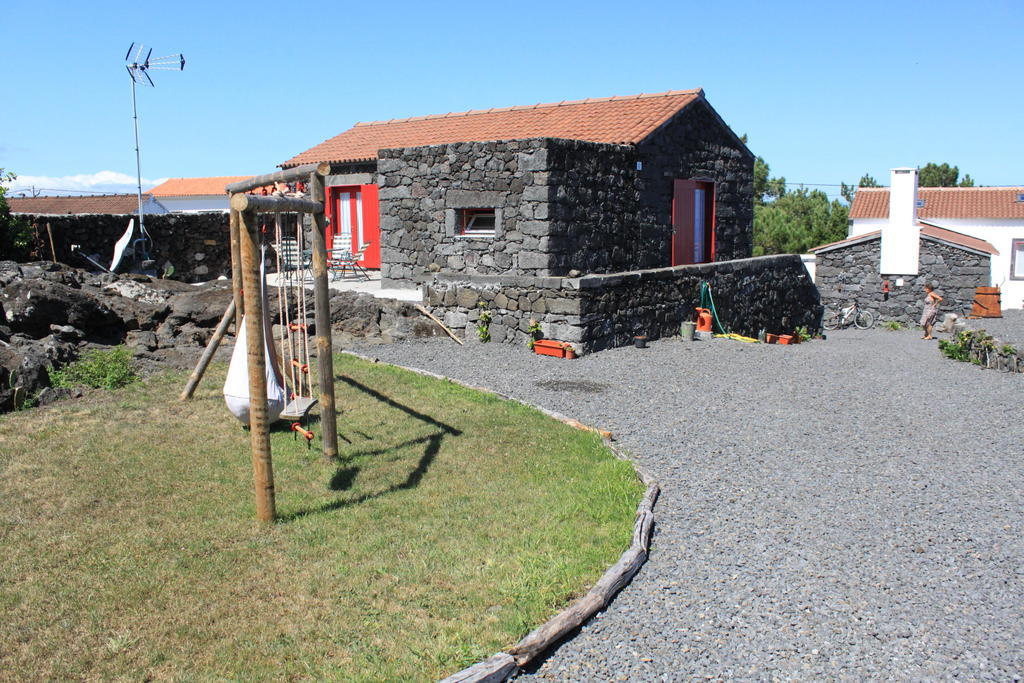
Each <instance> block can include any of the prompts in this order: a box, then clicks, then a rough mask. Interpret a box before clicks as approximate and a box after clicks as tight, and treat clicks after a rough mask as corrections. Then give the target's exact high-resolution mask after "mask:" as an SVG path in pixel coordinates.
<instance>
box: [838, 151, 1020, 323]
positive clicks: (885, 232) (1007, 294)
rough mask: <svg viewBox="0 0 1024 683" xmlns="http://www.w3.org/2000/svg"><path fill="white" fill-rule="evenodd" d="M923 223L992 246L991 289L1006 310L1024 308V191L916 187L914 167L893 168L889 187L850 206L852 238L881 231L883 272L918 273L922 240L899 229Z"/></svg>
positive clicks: (860, 193)
mask: <svg viewBox="0 0 1024 683" xmlns="http://www.w3.org/2000/svg"><path fill="white" fill-rule="evenodd" d="M917 222H920V223H922V224H925V225H931V226H936V227H938V228H944V229H946V230H952V231H955V232H958V233H962V234H964V235H969V236H971V237H975V238H977V239H980V240H984V241H985V242H988V243H989V244H991V245H992V246H993V247H995V249H996V251H997V252H998V253H994V254H992V260H991V264H992V265H991V274H990V282H989V284H990V286H995V287H999V288H1000V289H1001V293H1002V307H1003V308H1004V309H1009V308H1024V187H918V186H917V172H916V169H913V168H895V169H893V170H892V176H891V186H890V187H887V188H886V187H880V188H872V187H862V188H859V189H858V190H857V195H856V196H855V197H854V200H853V204H852V206H851V207H850V229H849V233H848V236H849V237H850V238H854V237H859V236H863V235H866V234H869V233H874V232H878V231H880V232H881V234H882V264H881V266H880V271H881V272H883V273H886V272H888V273H916V272H917V267H918V266H917V263H918V249H919V239H918V238H917V231H915V230H905V229H904V230H900V229H899V228H900V227H901V226H902V227H905V226H903V224H904V223H906V224H907V225H913V224H914V223H917Z"/></svg>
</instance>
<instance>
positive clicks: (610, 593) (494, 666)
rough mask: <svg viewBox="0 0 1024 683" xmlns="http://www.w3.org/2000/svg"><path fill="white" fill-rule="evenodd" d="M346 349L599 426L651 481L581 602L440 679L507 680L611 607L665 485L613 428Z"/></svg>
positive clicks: (450, 682) (642, 558)
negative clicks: (626, 535)
mask: <svg viewBox="0 0 1024 683" xmlns="http://www.w3.org/2000/svg"><path fill="white" fill-rule="evenodd" d="M341 353H344V354H346V355H349V356H354V357H355V358H359V359H362V360H365V361H368V362H370V363H375V364H384V365H392V366H394V367H399V368H402V369H403V370H408V371H410V372H414V373H416V374H419V375H424V376H427V377H433V378H434V379H440V380H444V381H446V382H451V383H453V384H458V385H459V386H462V387H465V388H467V389H472V390H474V391H481V392H484V393H487V394H491V395H492V396H497V397H498V398H502V399H505V400H507V401H514V402H516V403H520V404H522V405H525V406H529V407H530V408H533V409H535V410H539V411H540V412H542V413H544V414H545V415H547V416H548V417H551V418H553V419H555V420H558V421H559V422H563V423H565V424H567V425H569V426H571V427H575V428H576V429H581V430H584V431H592V432H595V433H597V434H599V435H600V436H601V439H602V441H604V444H605V446H607V447H608V449H609V450H610V451H611V452H612V454H613V455H614V456H615V457H616V458H618V459H619V460H624V461H626V462H629V463H630V464H631V465H632V466H633V470H634V471H635V472H636V474H637V477H639V479H640V481H641V482H642V483H643V484H644V485H645V486H646V487H647V489H646V491H645V492H644V495H643V497H642V498H641V499H640V503H639V504H638V505H637V508H636V521H635V522H634V523H633V541H632V543H631V544H630V546H629V548H628V549H627V550H626V551H625V552H624V553H622V555H621V556H619V561H618V562H616V563H615V564H614V565H612V566H611V567H609V568H608V569H607V570H606V571H605V573H604V574H603V575H602V576H601V578H600V579H598V581H597V583H595V584H594V586H593V587H592V588H591V589H590V590H589V591H587V593H586V595H584V596H583V597H581V598H579V599H578V600H576V602H574V603H572V604H571V605H569V606H568V607H567V608H565V609H564V610H562V611H561V612H559V613H558V614H556V615H555V616H554V617H552V618H551V619H549V620H548V621H547V622H545V623H544V624H542V625H541V626H539V627H538V628H536V629H534V630H533V631H531V632H530V633H528V634H527V635H526V637H524V638H523V639H522V640H520V641H519V642H518V643H516V644H515V645H513V646H512V647H510V648H508V651H507V652H498V653H496V654H495V655H493V656H492V657H490V658H488V659H486V660H484V661H482V662H478V663H477V664H474V665H473V666H471V667H469V668H466V669H463V670H462V671H459V672H457V673H454V674H452V675H451V676H449V677H448V678H445V679H444V680H443V681H441V683H497V682H499V681H506V680H508V679H509V678H511V677H512V676H514V675H515V674H516V673H518V671H519V669H520V668H521V667H523V666H525V665H526V664H528V663H529V662H530V661H531V660H533V659H534V658H535V657H537V655H539V654H541V653H543V652H544V651H546V650H547V649H548V648H550V647H551V646H552V645H554V644H555V643H557V642H558V641H560V640H561V639H562V638H563V637H565V635H566V634H567V633H569V632H570V631H572V630H573V629H575V628H578V627H579V626H580V625H582V624H583V623H584V622H585V621H587V619H589V618H590V617H592V616H593V615H594V614H596V613H597V612H599V611H600V610H602V609H604V608H605V607H607V606H608V604H609V603H611V601H612V598H614V597H615V595H616V594H617V593H618V592H619V591H620V590H622V589H623V588H624V587H625V586H626V585H627V584H628V583H629V582H630V581H631V580H632V578H633V576H635V575H636V573H637V571H639V570H640V567H641V566H642V565H643V564H644V562H646V561H647V556H648V553H649V551H650V543H651V529H652V528H653V526H654V504H655V501H657V499H658V494H659V493H660V492H661V487H660V486H659V485H658V482H657V481H655V480H654V478H653V477H651V475H650V474H649V473H648V472H647V471H645V470H644V469H643V468H641V467H640V466H638V465H637V464H636V463H635V462H633V461H632V460H631V459H630V458H629V457H627V456H626V454H625V453H623V452H622V451H620V450H619V449H618V448H616V447H615V446H614V445H613V444H612V443H611V438H612V434H611V433H610V432H607V431H604V430H600V429H597V428H595V427H591V426H588V425H585V424H583V423H582V422H579V421H578V420H574V419H573V418H570V417H567V416H565V415H562V414H561V413H557V412H555V411H553V410H548V409H547V408H542V407H541V406H537V405H534V404H532V403H529V402H527V401H523V400H520V399H518V398H514V397H512V396H508V395H507V394H503V393H501V392H499V391H494V390H493V389H487V388H485V387H479V386H476V385H473V384H469V383H468V382H463V381H460V380H457V379H454V378H451V377H446V376H444V375H439V374H437V373H436V372H430V371H429V370H423V369H421V368H410V367H405V366H402V365H395V364H394V363H384V362H383V361H381V360H380V359H379V358H373V357H371V356H364V355H362V354H360V353H355V352H353V351H341Z"/></svg>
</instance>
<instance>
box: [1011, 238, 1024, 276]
mask: <svg viewBox="0 0 1024 683" xmlns="http://www.w3.org/2000/svg"><path fill="white" fill-rule="evenodd" d="M1010 279H1011V280H1024V239H1019V240H1013V246H1012V247H1011V249H1010Z"/></svg>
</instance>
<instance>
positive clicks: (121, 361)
mask: <svg viewBox="0 0 1024 683" xmlns="http://www.w3.org/2000/svg"><path fill="white" fill-rule="evenodd" d="M138 379H139V376H138V374H136V372H135V368H134V367H133V365H132V352H131V349H129V348H128V347H127V346H116V347H114V348H112V349H109V350H104V349H92V350H91V351H86V352H85V353H84V354H82V357H81V358H79V359H78V360H76V361H75V362H74V363H70V364H68V365H66V366H65V367H63V368H61V369H60V370H50V383H51V384H53V386H55V387H73V386H78V385H84V386H87V387H92V388H93V389H119V388H121V387H123V386H126V385H128V384H131V383H132V382H135V381H137V380H138Z"/></svg>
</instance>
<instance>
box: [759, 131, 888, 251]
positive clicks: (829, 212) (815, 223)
mask: <svg viewBox="0 0 1024 683" xmlns="http://www.w3.org/2000/svg"><path fill="white" fill-rule="evenodd" d="M741 139H742V140H743V142H744V143H746V141H747V136H746V135H744V136H743V137H742V138H741ZM865 179H866V180H868V181H870V182H871V183H874V182H875V181H874V178H872V177H871V176H868V175H865V176H864V177H863V178H861V182H864V181H865ZM875 184H877V183H875ZM844 187H845V186H844ZM849 213H850V212H849V209H848V208H847V207H846V206H845V205H844V204H843V203H842V202H840V201H839V200H834V201H831V202H830V201H829V200H828V195H826V194H825V193H824V192H822V191H821V190H810V191H809V190H807V189H806V188H803V187H801V188H800V189H799V190H796V191H792V192H790V191H787V190H786V179H785V178H784V177H781V176H780V177H778V178H772V177H771V168H770V167H769V166H768V162H766V161H765V160H764V159H762V158H761V157H757V159H756V160H755V161H754V255H755V256H763V255H765V254H801V253H804V252H806V251H807V250H808V249H810V248H811V247H816V246H818V245H820V244H827V243H828V242H835V241H837V240H841V239H843V238H844V237H846V223H847V218H848V217H849Z"/></svg>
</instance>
